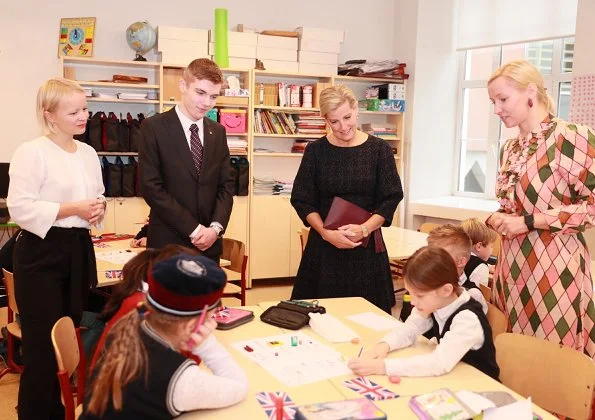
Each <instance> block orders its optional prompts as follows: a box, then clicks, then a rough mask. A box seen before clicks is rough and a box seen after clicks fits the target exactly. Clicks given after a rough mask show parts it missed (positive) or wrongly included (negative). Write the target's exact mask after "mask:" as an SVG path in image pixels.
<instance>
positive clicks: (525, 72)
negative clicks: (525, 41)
mask: <svg viewBox="0 0 595 420" xmlns="http://www.w3.org/2000/svg"><path fill="white" fill-rule="evenodd" d="M498 77H505V78H506V79H507V80H508V81H510V82H512V83H513V85H514V86H515V87H516V89H518V90H525V89H527V87H528V86H529V84H531V83H533V84H534V85H535V86H536V87H537V101H538V102H539V103H541V104H542V105H543V106H544V107H545V109H546V110H547V112H549V113H550V114H555V113H556V106H555V104H554V99H553V98H552V96H551V95H550V94H549V93H548V91H547V90H546V89H545V87H544V83H543V76H542V75H541V73H540V72H539V70H538V69H537V67H535V66H534V65H533V64H531V63H529V62H528V61H527V60H514V61H511V62H509V63H507V64H505V65H503V66H502V67H500V68H499V69H497V70H496V71H495V72H494V73H493V74H492V76H491V77H490V79H489V80H488V85H489V84H490V83H492V82H493V81H494V80H496V79H497V78H498Z"/></svg>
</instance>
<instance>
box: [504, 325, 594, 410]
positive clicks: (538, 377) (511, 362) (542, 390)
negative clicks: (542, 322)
mask: <svg viewBox="0 0 595 420" xmlns="http://www.w3.org/2000/svg"><path fill="white" fill-rule="evenodd" d="M496 360H497V362H498V366H500V380H501V381H502V383H503V384H504V385H506V386H507V387H509V388H510V389H512V390H513V391H515V392H518V393H519V394H521V395H522V396H524V397H529V396H530V397H531V400H532V401H533V402H534V403H535V404H537V405H539V406H540V407H541V408H544V409H545V410H548V411H550V412H553V413H556V414H559V415H562V416H566V417H569V418H572V419H577V420H585V419H588V418H589V416H590V414H591V403H592V399H593V386H595V363H594V362H593V360H592V359H591V358H590V357H588V356H586V355H585V354H583V353H582V352H579V351H577V350H574V349H572V348H570V347H566V346H562V345H561V344H558V343H554V342H552V341H546V340H543V339H540V338H536V337H531V336H526V335H520V334H512V333H505V334H500V335H499V336H498V338H497V339H496Z"/></svg>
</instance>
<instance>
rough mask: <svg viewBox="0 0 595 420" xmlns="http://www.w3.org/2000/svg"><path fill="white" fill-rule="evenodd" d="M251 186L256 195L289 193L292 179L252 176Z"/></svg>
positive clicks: (291, 188) (291, 187)
mask: <svg viewBox="0 0 595 420" xmlns="http://www.w3.org/2000/svg"><path fill="white" fill-rule="evenodd" d="M253 186H254V194H256V195H291V191H292V190H293V181H286V180H278V179H274V178H271V177H263V178H258V177H254V179H253Z"/></svg>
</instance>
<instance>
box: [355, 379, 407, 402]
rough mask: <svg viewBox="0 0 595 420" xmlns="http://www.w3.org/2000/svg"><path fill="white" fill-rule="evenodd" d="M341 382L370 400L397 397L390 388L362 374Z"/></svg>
mask: <svg viewBox="0 0 595 420" xmlns="http://www.w3.org/2000/svg"><path fill="white" fill-rule="evenodd" d="M343 383H344V384H345V386H346V387H347V388H349V389H351V390H353V391H355V392H357V393H358V394H360V395H361V396H364V397H366V398H367V399H369V400H372V401H381V400H392V399H393V398H398V397H399V396H398V395H397V394H395V393H394V392H392V391H391V390H390V389H386V388H383V387H382V386H380V385H378V384H377V383H375V382H372V381H371V380H369V379H368V378H366V377H363V376H360V377H359V378H354V379H350V380H348V381H343Z"/></svg>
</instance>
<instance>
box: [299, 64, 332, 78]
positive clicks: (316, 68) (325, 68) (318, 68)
mask: <svg viewBox="0 0 595 420" xmlns="http://www.w3.org/2000/svg"><path fill="white" fill-rule="evenodd" d="M299 72H300V73H303V74H313V75H323V76H324V75H327V74H328V75H333V74H337V65H336V64H312V63H299Z"/></svg>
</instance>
